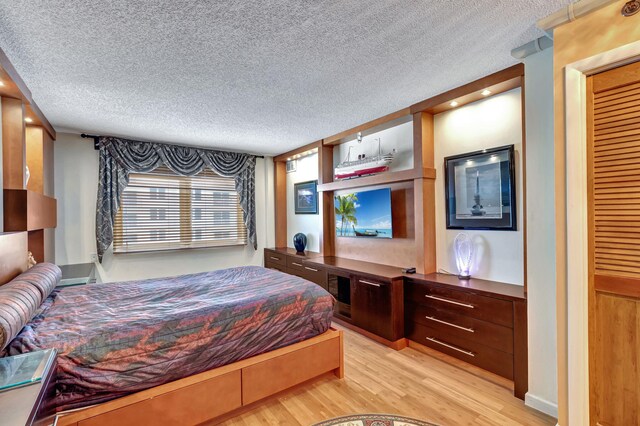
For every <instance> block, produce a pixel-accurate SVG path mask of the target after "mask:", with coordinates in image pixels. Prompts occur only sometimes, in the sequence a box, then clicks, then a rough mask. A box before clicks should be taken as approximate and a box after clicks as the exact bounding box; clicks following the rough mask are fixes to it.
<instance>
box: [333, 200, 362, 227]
mask: <svg viewBox="0 0 640 426" xmlns="http://www.w3.org/2000/svg"><path fill="white" fill-rule="evenodd" d="M336 200H337V201H338V205H337V206H336V207H335V208H334V209H335V212H336V215H337V216H340V235H344V229H345V226H347V225H348V224H349V223H351V224H353V225H357V224H358V218H357V217H356V201H358V196H357V195H356V194H347V195H342V196H340V195H337V196H336ZM347 229H348V228H347Z"/></svg>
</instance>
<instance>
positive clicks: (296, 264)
mask: <svg viewBox="0 0 640 426" xmlns="http://www.w3.org/2000/svg"><path fill="white" fill-rule="evenodd" d="M291 264H292V265H295V266H302V265H301V264H299V263H296V262H291Z"/></svg>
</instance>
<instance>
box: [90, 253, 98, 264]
mask: <svg viewBox="0 0 640 426" xmlns="http://www.w3.org/2000/svg"><path fill="white" fill-rule="evenodd" d="M89 256H90V257H91V261H92V262H93V263H96V262H97V261H98V253H91V254H90V255H89Z"/></svg>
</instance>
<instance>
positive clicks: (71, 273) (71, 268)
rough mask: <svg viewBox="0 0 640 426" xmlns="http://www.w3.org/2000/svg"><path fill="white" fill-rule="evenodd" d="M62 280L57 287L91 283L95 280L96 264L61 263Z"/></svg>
mask: <svg viewBox="0 0 640 426" xmlns="http://www.w3.org/2000/svg"><path fill="white" fill-rule="evenodd" d="M60 269H61V270H62V280H60V283H59V284H58V287H70V286H74V285H84V284H93V283H95V282H96V277H95V276H96V265H95V264H94V263H78V264H75V265H61V266H60Z"/></svg>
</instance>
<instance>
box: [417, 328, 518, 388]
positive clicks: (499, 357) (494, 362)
mask: <svg viewBox="0 0 640 426" xmlns="http://www.w3.org/2000/svg"><path fill="white" fill-rule="evenodd" d="M407 337H408V338H409V339H411V340H413V341H414V342H417V343H420V344H422V345H425V346H428V347H430V348H432V349H435V350H437V351H439V352H442V353H445V354H447V355H450V356H452V357H454V358H458V359H461V360H462V361H465V362H468V363H469V364H473V365H476V366H478V367H480V368H483V369H485V370H487V371H491V372H492V373H495V374H497V375H499V376H502V377H506V378H507V379H509V380H513V355H512V354H508V353H506V352H503V351H499V350H497V349H494V348H490V347H488V346H484V345H482V344H480V343H477V342H474V341H472V340H468V339H463V338H461V337H459V336H457V335H454V334H452V333H450V332H449V330H442V329H439V328H434V327H429V326H425V325H422V324H419V323H416V322H411V323H409V324H407Z"/></svg>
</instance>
